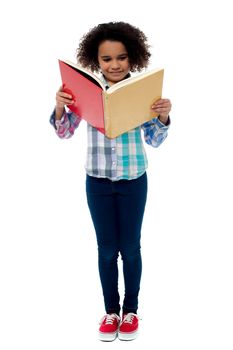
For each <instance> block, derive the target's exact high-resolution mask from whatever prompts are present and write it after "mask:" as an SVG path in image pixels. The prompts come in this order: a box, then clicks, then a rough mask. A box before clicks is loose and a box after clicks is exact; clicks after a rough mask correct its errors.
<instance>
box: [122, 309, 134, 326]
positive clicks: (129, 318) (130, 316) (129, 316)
mask: <svg viewBox="0 0 233 350" xmlns="http://www.w3.org/2000/svg"><path fill="white" fill-rule="evenodd" d="M134 317H137V318H138V316H137V315H136V314H134V313H132V312H129V313H128V314H126V315H125V317H124V319H123V321H122V322H125V323H131V324H132V323H133V319H134Z"/></svg>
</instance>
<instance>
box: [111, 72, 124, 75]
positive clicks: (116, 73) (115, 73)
mask: <svg viewBox="0 0 233 350" xmlns="http://www.w3.org/2000/svg"><path fill="white" fill-rule="evenodd" d="M122 73H123V72H109V74H114V75H119V74H122Z"/></svg>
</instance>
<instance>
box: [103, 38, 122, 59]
mask: <svg viewBox="0 0 233 350" xmlns="http://www.w3.org/2000/svg"><path fill="white" fill-rule="evenodd" d="M122 54H127V50H126V47H125V45H124V44H123V43H122V42H120V41H112V40H104V41H102V42H101V43H100V44H99V48H98V55H100V56H115V55H122Z"/></svg>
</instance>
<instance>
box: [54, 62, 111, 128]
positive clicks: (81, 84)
mask: <svg viewBox="0 0 233 350" xmlns="http://www.w3.org/2000/svg"><path fill="white" fill-rule="evenodd" d="M59 66H60V72H61V78H62V83H63V90H64V92H67V93H69V94H71V95H72V97H73V99H74V103H73V104H72V105H70V106H68V107H69V109H70V110H71V111H72V112H74V113H75V114H76V115H78V116H79V117H81V118H83V119H84V120H86V121H87V122H88V123H89V124H90V125H92V126H93V127H95V128H97V129H98V130H100V131H101V132H103V133H105V127H104V109H103V98H102V91H103V89H102V87H101V86H100V85H99V84H98V83H97V82H96V81H94V80H93V81H92V79H91V77H89V76H88V75H87V74H85V73H84V72H82V71H79V70H78V69H75V68H73V67H71V66H70V65H68V64H66V63H65V62H63V61H61V60H59Z"/></svg>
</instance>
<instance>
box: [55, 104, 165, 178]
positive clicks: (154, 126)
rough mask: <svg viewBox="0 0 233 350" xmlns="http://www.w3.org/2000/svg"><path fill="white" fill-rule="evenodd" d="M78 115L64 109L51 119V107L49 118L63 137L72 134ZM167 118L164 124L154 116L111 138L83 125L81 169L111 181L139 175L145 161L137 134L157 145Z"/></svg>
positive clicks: (160, 139)
mask: <svg viewBox="0 0 233 350" xmlns="http://www.w3.org/2000/svg"><path fill="white" fill-rule="evenodd" d="M80 121H81V118H80V117H78V116H77V115H75V114H74V113H73V112H71V111H70V110H68V111H66V110H65V111H64V114H63V116H62V118H61V120H55V110H54V111H53V113H52V115H51V117H50V123H51V124H52V125H53V126H54V128H55V131H56V134H57V135H58V136H59V137H60V138H62V139H67V138H70V137H71V136H73V134H74V131H75V129H76V128H77V127H78V126H79V123H80ZM169 125H170V119H169V121H168V123H167V125H166V126H165V125H164V124H163V123H161V122H160V121H159V119H158V118H154V119H152V120H150V121H149V122H147V123H145V124H143V125H141V126H139V127H137V128H135V129H133V130H130V131H129V132H126V133H124V134H122V135H120V136H118V137H116V138H114V139H109V138H108V137H106V136H105V135H104V134H102V133H101V132H99V131H98V130H97V129H95V128H93V127H92V126H91V125H89V124H87V136H88V147H87V157H86V165H85V169H86V172H87V174H88V175H90V176H94V177H107V178H109V179H110V180H112V181H117V180H121V179H127V180H132V179H135V178H138V177H139V176H141V175H142V174H143V173H144V172H145V171H146V169H147V166H148V161H147V156H146V153H145V149H144V145H143V142H142V137H141V130H143V131H144V139H145V142H146V143H147V144H149V145H151V146H152V147H158V146H159V145H160V144H161V143H162V142H163V141H164V140H165V138H166V137H167V130H168V128H169Z"/></svg>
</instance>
